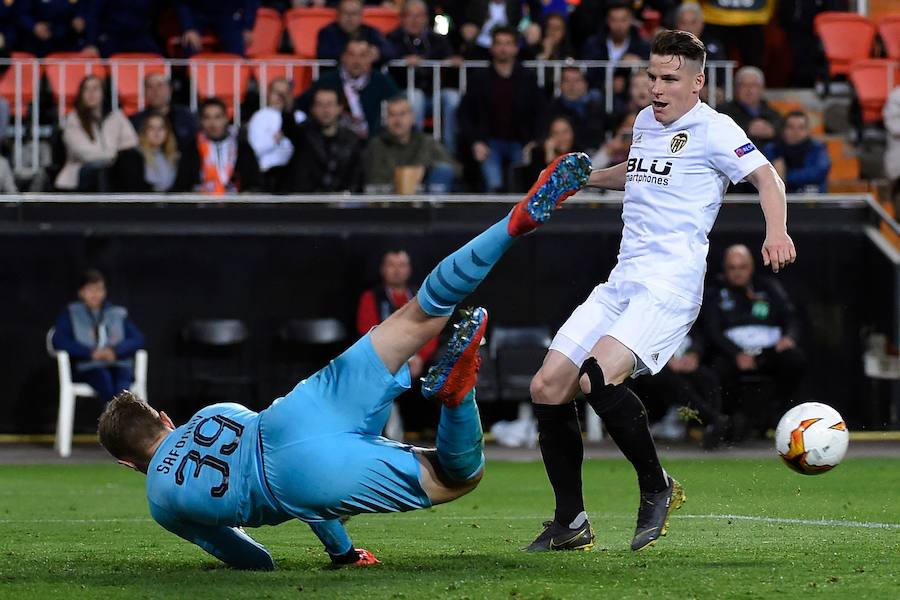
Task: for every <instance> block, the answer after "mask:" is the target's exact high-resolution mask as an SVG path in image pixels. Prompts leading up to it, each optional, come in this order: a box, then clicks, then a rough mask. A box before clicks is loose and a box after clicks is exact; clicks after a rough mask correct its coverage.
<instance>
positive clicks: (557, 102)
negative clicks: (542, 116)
mask: <svg viewBox="0 0 900 600" xmlns="http://www.w3.org/2000/svg"><path fill="white" fill-rule="evenodd" d="M548 113H549V117H550V118H551V119H553V118H555V117H558V116H563V117H567V118H568V119H569V121H570V122H571V123H572V126H573V127H574V128H575V145H576V146H579V147H581V148H585V149H586V151H588V150H589V151H594V150H596V149H597V148H599V147H600V145H601V144H603V139H604V137H605V136H606V128H607V117H606V107H605V106H604V105H603V99H602V98H601V97H600V94H599V93H597V91H596V90H591V89H588V82H587V77H585V75H584V73H583V72H582V71H581V69H579V68H578V67H563V69H562V72H561V73H560V83H559V96H558V97H556V98H554V99H553V101H552V102H551V103H550V109H549V111H548Z"/></svg>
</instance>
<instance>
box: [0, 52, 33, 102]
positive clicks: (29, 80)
mask: <svg viewBox="0 0 900 600" xmlns="http://www.w3.org/2000/svg"><path fill="white" fill-rule="evenodd" d="M10 58H12V59H13V61H16V60H21V61H25V60H34V58H35V56H34V54H31V53H30V52H13V53H11V54H10ZM19 69H20V72H21V75H20V77H21V84H22V106H21V114H22V115H23V116H24V115H25V114H26V113H27V112H28V111H29V109H30V108H31V100H32V98H34V75H35V74H37V79H38V85H40V78H41V70H40V64H39V63H37V62H33V63H30V64H29V63H23V64H22V66H21V67H19ZM0 97H2V98H5V99H6V101H7V102H9V110H10V113H11V114H12V115H13V116H15V115H17V114H19V110H18V109H17V107H16V65H15V62H14V63H13V65H12V66H11V67H10V68H9V69H7V70H6V72H5V73H4V74H3V75H0Z"/></svg>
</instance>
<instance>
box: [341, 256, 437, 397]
mask: <svg viewBox="0 0 900 600" xmlns="http://www.w3.org/2000/svg"><path fill="white" fill-rule="evenodd" d="M379 272H380V274H381V282H380V283H379V284H378V285H377V286H375V287H373V288H370V289H368V290H366V291H365V292H363V294H362V296H360V298H359V304H358V306H357V309H356V331H357V332H358V333H359V335H365V334H367V333H369V330H371V329H372V328H373V327H375V326H376V325H378V324H379V323H381V322H383V321H384V320H385V319H387V318H388V317H389V316H391V314H392V313H394V312H395V311H397V310H398V309H400V308H401V307H402V306H403V305H405V304H406V303H407V302H409V301H410V300H412V299H413V298H414V297H415V295H416V288H415V287H414V286H412V285H411V284H410V282H409V279H410V276H411V275H412V266H411V265H410V260H409V254H407V252H406V251H405V250H388V251H387V252H385V253H384V256H383V257H382V259H381V268H380V270H379ZM437 347H438V338H434V339H432V340H431V341H430V342H428V343H427V344H425V345H424V346H422V349H421V350H419V352H418V353H417V354H415V355H414V356H413V357H412V358H410V359H409V371H410V376H411V378H412V380H413V381H416V380H417V379H418V378H419V376H420V375H421V374H422V373H423V368H424V366H425V364H426V363H428V361H429V360H431V357H432V356H434V353H435V351H436V350H437Z"/></svg>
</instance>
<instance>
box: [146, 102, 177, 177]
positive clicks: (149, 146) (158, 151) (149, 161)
mask: <svg viewBox="0 0 900 600" xmlns="http://www.w3.org/2000/svg"><path fill="white" fill-rule="evenodd" d="M138 147H139V150H140V152H141V155H142V156H143V159H144V181H146V182H147V186H148V187H149V188H150V189H151V190H153V191H154V192H168V191H170V190H171V189H172V187H173V186H174V184H175V178H176V175H177V174H178V160H179V158H180V156H179V153H178V143H177V141H176V140H175V133H174V132H173V131H172V126H171V125H170V124H169V120H168V119H166V118H165V117H164V116H163V115H161V114H158V113H153V114H150V115H149V116H148V117H146V118H145V119H144V122H143V123H141V134H140V141H139V142H138Z"/></svg>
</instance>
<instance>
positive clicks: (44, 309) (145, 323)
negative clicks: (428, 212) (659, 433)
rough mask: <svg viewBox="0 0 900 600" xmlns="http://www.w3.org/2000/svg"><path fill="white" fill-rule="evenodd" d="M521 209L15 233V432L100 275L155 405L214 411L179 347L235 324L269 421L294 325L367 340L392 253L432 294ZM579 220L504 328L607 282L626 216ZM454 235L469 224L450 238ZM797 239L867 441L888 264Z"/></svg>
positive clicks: (797, 288)
mask: <svg viewBox="0 0 900 600" xmlns="http://www.w3.org/2000/svg"><path fill="white" fill-rule="evenodd" d="M69 210H71V209H69ZM456 210H457V211H458V210H460V209H456ZM505 210H506V209H505V208H502V207H491V208H482V209H479V210H478V211H476V214H475V216H473V213H472V212H464V213H462V214H463V215H464V217H458V215H456V213H452V212H448V213H447V219H448V221H444V220H442V219H441V218H440V215H439V214H438V215H437V216H435V217H434V219H433V220H431V221H430V223H428V224H422V223H414V222H411V221H409V220H406V221H404V220H403V219H399V218H398V219H396V220H395V216H396V214H397V213H393V212H392V211H391V210H385V211H384V213H383V215H382V218H381V220H379V221H377V222H376V221H372V220H369V221H368V222H367V223H368V224H367V225H366V226H364V227H357V228H349V229H348V228H344V227H340V226H335V227H331V228H329V227H318V228H311V229H310V230H308V231H305V232H303V233H302V234H297V233H296V232H294V231H292V232H291V233H284V231H283V228H282V229H280V228H279V227H278V226H272V227H271V231H270V232H268V233H266V232H265V228H262V229H254V231H253V233H252V234H241V233H238V232H235V231H234V227H233V226H229V227H224V228H221V227H220V228H216V227H211V228H210V229H209V230H207V231H204V232H202V233H197V232H194V233H190V234H188V233H183V232H178V231H177V228H176V229H173V231H175V233H169V234H166V233H165V231H166V230H167V228H166V227H165V226H164V225H160V224H159V223H156V225H154V226H152V227H151V226H149V225H148V226H147V228H146V230H142V229H141V227H139V225H140V224H139V223H134V222H133V221H132V222H130V225H129V227H130V229H129V228H125V227H123V228H122V233H116V230H115V228H114V227H112V228H110V227H107V228H106V229H104V230H102V232H101V233H97V230H96V229H95V228H91V227H88V226H85V227H84V229H83V230H81V231H76V230H78V229H79V227H78V226H72V227H70V228H69V229H70V230H72V231H71V232H70V233H65V232H64V230H65V229H66V228H59V227H56V228H49V229H48V228H46V227H42V226H40V225H34V224H30V225H29V224H24V225H21V226H19V227H17V228H16V227H12V228H8V230H7V231H5V232H4V233H3V235H0V257H2V266H0V285H2V289H3V290H4V291H5V293H3V294H0V315H2V317H0V321H2V329H0V331H2V343H0V381H2V392H0V431H2V432H44V431H52V430H53V427H54V422H55V415H56V402H57V398H56V394H57V383H56V382H57V376H56V371H55V361H52V360H51V359H50V358H49V357H48V356H47V354H46V351H45V349H44V337H45V334H46V332H47V329H48V328H49V327H50V326H51V325H52V324H53V322H54V320H55V318H56V315H57V314H58V312H59V311H60V310H61V309H62V307H63V306H64V305H65V303H66V302H68V301H70V300H71V299H73V298H74V295H75V289H74V287H75V282H76V278H77V274H78V273H79V271H80V270H82V269H83V268H84V267H85V266H90V265H94V266H98V267H99V268H101V269H102V270H103V271H104V272H105V273H106V274H107V276H108V280H109V281H108V283H109V291H110V294H109V297H110V300H111V301H113V302H115V303H119V304H122V305H124V306H126V307H128V309H129V310H130V313H131V316H132V317H133V319H134V320H135V322H136V323H137V324H138V325H139V326H140V328H141V329H142V330H143V331H144V333H145V335H146V336H147V349H148V351H149V353H150V371H149V373H150V377H149V395H150V398H151V401H152V403H153V404H154V405H156V406H157V407H158V408H161V409H165V410H167V411H169V412H170V413H171V414H172V415H173V416H175V417H176V420H180V419H183V418H185V417H186V416H188V415H189V414H190V413H191V412H192V411H193V410H195V409H196V408H198V404H197V403H198V400H197V398H195V397H192V392H191V391H190V390H191V388H190V387H189V386H188V384H187V380H186V369H187V362H186V361H187V359H186V356H185V351H184V348H183V347H182V346H181V344H180V343H179V331H180V330H181V328H182V326H183V325H184V323H185V322H186V321H187V320H189V319H191V318H197V317H217V318H218V317H222V318H225V317H232V318H241V319H244V320H245V321H246V322H247V323H248V324H249V326H250V329H251V334H252V338H251V342H250V344H249V352H248V353H247V357H246V360H247V364H246V366H247V368H248V369H249V370H251V371H252V372H253V373H255V374H256V375H257V376H258V378H259V388H258V389H259V393H258V396H257V397H256V398H253V397H251V395H250V394H249V393H248V394H246V397H244V398H239V399H242V400H244V401H245V403H247V404H249V405H251V406H253V407H255V408H261V407H263V406H265V405H267V404H268V403H269V402H270V401H271V399H272V398H274V397H276V396H277V395H280V394H282V393H284V392H285V391H287V390H288V389H289V387H290V384H291V383H292V381H291V380H292V373H291V369H290V365H285V364H284V363H283V357H280V356H279V355H278V353H277V351H276V350H277V349H276V345H275V343H274V340H275V333H276V331H277V329H278V326H279V325H280V324H281V323H282V322H284V321H285V320H286V319H289V318H292V317H321V316H334V317H337V318H339V319H340V320H342V321H344V322H345V323H346V324H347V325H348V327H349V328H350V329H351V330H353V328H354V323H353V321H354V313H355V306H356V300H357V298H358V295H359V294H360V292H361V291H362V290H363V289H364V288H365V287H366V286H367V285H369V284H371V283H373V282H374V281H375V279H376V278H377V268H378V262H379V260H380V256H381V254H382V252H383V251H384V250H386V249H389V248H404V249H406V250H408V251H409V252H410V254H411V256H412V258H413V264H414V272H415V273H414V279H415V280H416V281H421V279H422V277H424V275H426V274H427V272H428V271H429V270H430V269H431V267H433V266H434V264H435V263H436V261H437V260H439V259H440V258H442V257H443V256H444V255H445V254H446V253H447V252H449V251H451V250H453V249H454V248H456V247H457V246H459V245H460V244H462V243H464V242H466V241H467V240H468V239H469V238H470V237H471V235H472V234H474V233H477V231H478V228H479V227H480V224H484V225H487V224H489V223H490V222H492V221H491V219H493V218H496V217H498V216H500V215H502V214H503V212H504V211H505ZM725 210H726V211H728V210H731V211H733V212H736V211H737V209H734V208H730V207H726V209H725ZM746 210H748V212H746V215H748V216H747V217H746V218H745V217H742V216H740V215H738V216H737V218H733V219H731V221H730V223H731V224H730V225H729V224H728V223H727V222H726V224H725V225H722V226H721V227H719V228H717V230H716V232H715V233H714V235H713V237H712V240H711V244H712V245H711V250H710V261H709V262H710V272H711V273H717V272H718V264H719V262H720V260H721V255H722V250H723V249H724V248H725V247H726V246H727V245H729V244H732V243H737V242H742V243H747V244H748V245H749V246H750V247H751V248H753V249H754V251H756V250H757V249H758V248H759V246H760V244H761V242H762V219H761V217H760V216H759V214H758V208H752V210H749V209H746ZM566 212H567V213H569V212H570V211H566ZM576 212H578V211H571V214H567V215H566V216H567V217H569V218H568V225H563V226H558V227H554V226H551V227H548V228H546V229H545V230H543V231H541V232H539V233H538V234H537V235H532V236H529V237H528V238H526V239H524V240H522V241H521V243H519V244H517V245H516V246H515V247H514V248H513V249H512V250H511V251H510V252H509V254H508V255H507V256H506V257H505V258H504V260H503V261H502V262H501V263H500V264H499V265H498V266H497V267H496V269H495V270H494V272H492V273H491V275H490V276H489V278H488V280H487V281H486V282H485V283H484V284H483V286H482V287H481V288H480V289H479V290H478V291H477V292H476V294H475V295H474V296H473V297H472V298H471V302H472V303H479V304H483V305H484V306H487V307H488V308H489V309H490V311H491V314H492V323H493V324H508V325H518V324H546V325H548V326H550V327H551V328H554V329H555V328H556V327H558V326H559V325H560V324H561V323H562V321H563V320H564V319H565V318H566V317H567V316H568V315H569V313H570V312H571V311H572V309H573V308H574V307H575V306H576V305H577V304H578V303H580V302H581V301H582V300H583V299H584V298H585V297H586V295H587V294H588V292H589V291H590V290H591V288H592V287H593V286H594V285H595V284H596V283H597V282H599V281H600V280H603V279H604V278H605V277H606V275H607V273H608V272H609V270H610V268H611V267H612V266H613V264H614V262H615V256H616V251H617V248H618V242H619V235H618V233H617V230H618V228H619V227H620V224H619V222H618V221H617V213H616V212H615V211H613V212H612V213H610V214H605V216H603V218H602V219H601V221H603V222H604V223H605V225H604V226H602V227H594V228H592V227H586V226H583V222H582V219H583V218H584V217H579V216H578V215H576V214H574V213H576ZM347 214H348V218H349V215H350V213H349V212H348V213H347ZM589 214H590V213H584V215H589ZM454 215H456V216H454ZM476 217H477V218H476ZM454 218H455V219H456V221H453V219H454ZM591 218H594V219H597V217H596V215H591ZM823 219H824V217H823ZM450 221H453V222H454V223H455V225H453V226H452V227H451V226H448V225H447V223H448V222H450ZM596 222H600V221H596ZM295 224H296V222H295ZM554 225H555V224H554ZM16 229H18V231H16ZM238 229H239V228H238ZM329 229H331V231H329ZM61 230H63V232H60V231H61ZM141 231H143V233H141ZM279 232H280V233H279ZM793 234H794V239H795V241H796V243H797V247H798V249H799V256H800V260H799V261H798V263H797V264H796V265H794V266H793V267H791V268H790V269H789V270H787V271H786V272H785V273H784V274H782V275H780V276H779V279H780V280H781V281H782V282H783V283H784V285H785V287H786V288H787V289H788V290H789V292H790V293H791V295H792V297H793V298H794V300H795V301H796V302H797V304H798V306H799V307H800V309H801V312H802V314H803V315H804V321H805V335H804V339H803V340H802V345H803V346H804V348H806V350H807V352H808V354H809V358H810V365H811V366H810V369H809V372H808V376H807V381H806V384H805V389H806V391H807V393H808V394H809V397H811V398H815V399H817V400H821V401H824V402H827V403H829V404H832V405H833V406H835V407H836V408H838V409H839V410H840V411H841V412H842V413H844V415H845V417H846V418H847V419H848V420H849V421H850V422H851V423H852V424H853V425H854V426H857V427H858V426H860V425H870V424H872V423H873V422H874V421H875V419H876V417H875V416H874V414H873V409H872V408H871V401H870V398H869V395H870V390H869V388H868V387H867V384H866V382H865V379H864V377H863V375H862V367H861V353H862V344H861V333H862V332H864V331H865V330H867V329H868V328H873V327H874V328H877V329H879V330H882V331H887V330H888V328H889V326H890V324H891V322H892V317H891V312H890V311H891V305H892V292H891V290H892V285H893V284H892V280H891V271H890V270H889V266H888V263H887V262H886V261H885V260H884V259H883V258H882V257H881V256H880V255H879V254H878V251H877V250H876V249H875V248H874V246H873V245H872V244H871V243H870V242H869V241H868V240H867V238H866V237H865V236H864V235H863V234H862V231H861V229H860V228H859V227H856V226H848V227H842V226H827V227H821V228H819V227H818V226H817V225H816V218H815V217H814V216H813V217H812V218H810V219H808V221H807V222H806V223H805V224H803V225H802V226H799V227H798V228H795V230H794V231H793ZM79 410H80V411H81V412H82V418H83V419H84V418H89V419H91V418H96V413H97V411H98V410H99V409H98V407H96V406H91V405H90V403H87V404H80V405H79ZM84 414H88V417H84ZM88 422H89V421H88Z"/></svg>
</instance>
